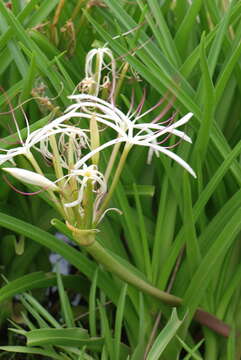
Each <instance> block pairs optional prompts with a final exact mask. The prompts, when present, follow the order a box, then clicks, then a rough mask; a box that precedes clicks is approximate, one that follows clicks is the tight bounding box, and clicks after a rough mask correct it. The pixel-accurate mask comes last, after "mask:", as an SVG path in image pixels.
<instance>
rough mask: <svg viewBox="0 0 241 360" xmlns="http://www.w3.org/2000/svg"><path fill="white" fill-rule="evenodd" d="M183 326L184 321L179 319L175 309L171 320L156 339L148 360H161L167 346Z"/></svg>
mask: <svg viewBox="0 0 241 360" xmlns="http://www.w3.org/2000/svg"><path fill="white" fill-rule="evenodd" d="M181 324H182V320H179V319H178V316H177V311H176V309H173V312H172V315H171V318H170V320H169V321H168V323H167V324H166V326H165V327H164V329H163V330H162V331H161V332H160V334H159V335H158V337H157V338H156V340H155V342H154V344H153V345H152V347H151V349H150V351H149V353H148V355H147V358H146V360H158V359H159V358H160V356H161V354H162V353H163V351H164V350H165V348H166V347H167V345H168V344H169V343H170V341H171V340H172V339H173V338H174V337H175V334H176V332H177V330H178V328H179V327H180V326H181Z"/></svg>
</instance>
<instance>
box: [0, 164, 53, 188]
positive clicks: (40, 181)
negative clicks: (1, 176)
mask: <svg viewBox="0 0 241 360" xmlns="http://www.w3.org/2000/svg"><path fill="white" fill-rule="evenodd" d="M2 170H4V171H6V172H7V173H9V174H10V175H12V176H13V177H15V178H16V179H18V180H20V181H22V182H24V183H27V184H31V185H35V186H40V187H41V188H43V189H46V190H52V191H59V190H60V189H59V188H58V186H57V185H56V184H55V183H54V182H52V181H50V180H49V179H47V178H46V177H45V176H43V175H40V174H37V173H35V172H33V171H29V170H25V169H20V168H2Z"/></svg>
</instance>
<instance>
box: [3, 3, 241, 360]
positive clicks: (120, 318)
mask: <svg viewBox="0 0 241 360" xmlns="http://www.w3.org/2000/svg"><path fill="white" fill-rule="evenodd" d="M10 5H11V6H10ZM7 6H9V7H11V9H10V10H9V9H7ZM240 16H241V3H240V2H239V1H235V0H233V1H228V0H205V1H204V0H193V1H187V0H180V1H173V0H163V1H158V0H146V1H144V0H137V1H125V0H104V1H101V2H100V1H83V0H79V1H59V0H52V1H48V0H44V1H39V0H30V1H20V0H13V1H12V2H11V3H7V2H6V3H4V2H3V1H1V2H0V34H1V36H0V84H1V87H2V89H3V91H4V93H3V92H2V94H1V96H0V105H1V116H0V132H1V139H0V147H1V148H2V149H7V148H9V147H11V144H13V143H14V144H16V141H17V140H16V139H17V138H16V135H14V133H15V132H16V129H15V127H14V122H13V118H12V114H11V113H9V104H8V101H6V99H7V98H8V99H9V100H10V101H11V104H12V106H13V107H14V108H17V107H18V105H19V104H23V105H22V107H23V109H24V111H25V113H26V114H27V117H28V119H29V122H30V124H31V129H36V128H39V127H41V126H43V125H44V124H46V123H47V122H48V121H49V120H50V119H52V118H53V116H54V115H56V114H58V113H59V112H62V111H64V109H65V107H66V106H67V105H68V104H69V100H68V99H67V96H68V95H69V94H71V93H72V92H73V90H74V88H75V86H76V85H77V84H78V83H79V82H80V81H81V80H82V78H83V77H84V61H85V56H86V54H87V52H88V51H89V50H90V49H91V48H92V47H93V46H96V45H98V46H103V45H104V44H108V46H109V47H110V48H111V49H112V51H113V52H114V54H115V57H116V58H117V61H118V64H119V65H121V64H125V63H128V64H129V70H128V73H127V76H126V78H125V80H124V82H123V84H122V87H121V90H120V97H119V98H118V100H117V103H118V106H120V107H121V108H122V110H123V111H127V109H128V104H129V101H130V100H129V99H130V97H131V89H134V92H135V97H136V102H137V103H138V101H140V99H141V96H142V94H143V91H144V90H143V89H144V88H146V90H147V100H146V103H145V109H147V108H148V107H149V106H151V105H154V104H155V103H156V102H157V101H158V100H159V99H160V97H165V101H164V103H163V104H162V106H161V107H160V109H159V111H162V110H164V109H165V107H166V106H168V104H170V103H172V109H171V110H170V111H169V112H168V113H167V115H166V117H168V116H170V115H171V114H172V112H173V111H175V110H176V111H178V112H179V113H180V114H181V115H184V114H185V113H187V112H189V111H191V112H193V113H194V119H193V120H192V121H191V122H190V123H189V125H188V126H187V128H186V132H187V133H188V134H189V135H190V136H191V137H192V139H193V145H191V146H190V145H189V144H184V143H181V144H180V145H179V146H178V147H177V148H175V149H174V151H176V152H177V153H178V154H179V155H180V156H182V157H183V158H184V159H185V160H186V161H188V162H189V163H190V164H191V166H192V167H193V168H194V170H195V171H196V173H197V179H196V180H195V179H192V178H190V176H189V175H187V174H186V173H184V170H183V169H182V168H180V167H179V166H178V165H176V164H173V163H172V162H171V160H170V159H168V158H165V157H162V156H161V157H160V158H156V159H155V160H154V161H153V162H152V164H151V165H146V152H145V151H144V150H142V149H135V150H134V151H133V152H132V153H131V155H130V157H129V158H128V166H127V167H126V168H125V171H124V173H123V176H122V181H121V183H120V184H119V185H118V188H117V191H116V193H115V196H114V205H115V206H117V207H118V208H120V209H121V210H122V211H123V215H122V216H121V217H120V216H118V215H115V214H114V215H110V216H108V217H107V218H106V219H105V221H104V222H103V225H102V231H101V233H100V235H99V238H98V241H100V242H101V243H102V245H104V246H105V248H107V249H109V250H110V251H112V252H113V253H114V254H116V255H118V256H119V257H121V258H122V261H124V264H125V266H127V267H128V268H130V269H131V271H135V272H138V274H140V273H141V275H140V276H142V277H144V278H146V279H148V281H150V282H151V283H152V284H153V285H155V286H156V287H157V288H159V289H161V290H167V289H168V291H170V292H171V293H173V294H175V295H177V296H179V297H181V298H183V299H184V300H183V306H182V307H181V308H180V309H179V310H178V312H179V319H181V320H182V321H181V322H180V321H179V319H178V317H177V315H176V313H175V312H174V313H173V314H172V317H171V318H170V314H171V310H170V308H167V307H166V306H164V305H163V304H161V303H160V301H157V300H156V299H154V298H152V297H151V296H147V295H143V294H142V293H141V292H139V291H138V290H137V289H135V288H134V287H132V286H128V287H127V286H126V285H125V284H123V282H122V281H120V280H119V279H118V278H117V277H116V276H114V275H112V274H111V273H109V272H106V271H105V270H104V269H103V268H102V267H101V266H98V264H97V263H96V262H95V261H94V260H93V259H91V258H90V257H88V256H87V255H86V252H85V251H84V250H81V251H79V250H77V249H75V248H73V247H71V246H70V245H69V244H67V243H64V242H63V241H62V240H59V239H57V238H56V237H55V236H54V234H55V233H56V228H57V229H60V228H59V226H60V224H59V221H58V219H56V220H54V221H52V222H51V219H53V218H55V217H56V214H55V212H54V210H53V209H52V208H51V207H49V206H48V204H47V203H46V202H45V201H44V199H41V197H24V196H22V195H20V194H18V193H16V192H14V191H12V190H11V189H10V188H9V186H8V185H7V184H6V183H5V182H4V181H3V179H2V178H1V187H0V210H1V215H0V225H1V226H2V227H1V238H0V244H1V252H0V258H1V273H2V274H3V275H4V277H5V278H7V280H8V281H9V283H8V284H7V285H5V280H2V288H1V290H0V301H1V302H2V306H1V313H0V321H1V325H2V329H3V330H2V331H3V332H4V329H6V319H7V318H11V319H13V320H14V321H17V320H18V319H19V316H20V317H21V319H20V320H21V321H20V322H21V324H22V323H25V324H26V325H27V326H28V329H30V330H31V331H38V330H37V329H39V328H41V329H40V330H39V331H50V333H40V332H37V333H31V331H30V332H29V333H28V334H26V333H22V335H25V336H26V337H27V340H28V345H29V346H28V347H23V342H22V340H21V338H20V339H19V338H18V337H15V336H13V335H11V333H9V335H8V337H7V336H5V337H4V343H3V344H2V345H6V344H7V343H8V344H9V345H11V346H12V347H9V348H7V349H6V348H5V349H4V350H5V351H6V350H7V352H2V355H1V356H2V357H3V358H6V359H9V355H8V354H9V352H10V351H12V352H13V354H14V355H13V358H16V359H17V358H18V359H19V357H18V356H19V355H16V353H17V352H18V351H19V352H24V351H25V352H28V353H29V355H23V356H25V357H23V358H24V359H25V358H26V359H28V358H29V359H33V358H34V359H35V358H36V359H37V357H36V356H37V355H33V356H34V357H32V355H31V353H35V354H41V351H42V355H44V358H53V359H82V358H83V359H85V358H86V359H89V358H90V359H92V358H94V359H95V358H96V359H111V360H112V359H116V360H117V359H126V358H127V357H128V356H129V359H132V360H133V359H136V360H138V359H144V358H146V359H148V360H153V359H159V358H160V359H165V360H172V359H173V360H174V359H207V360H208V359H212V360H215V359H219V360H227V359H228V360H233V359H240V353H241V350H240V339H239V337H236V335H235V334H236V333H237V332H238V331H240V320H241V312H240V310H241V307H240V280H241V265H240V228H241V222H240V219H241V190H240V184H241V165H240V152H241V141H240V132H241V123H240V107H241V104H240V92H241V76H240V74H241V63H240V54H241V45H240V35H241V22H240ZM42 84H44V88H43V89H42ZM6 94H7V95H6ZM36 94H37V95H36ZM29 100H30V101H29ZM14 113H15V117H16V120H17V122H18V124H19V126H20V127H21V128H22V131H23V134H25V136H26V129H24V128H25V121H24V116H23V113H22V111H21V109H19V108H18V109H16V110H15V111H14ZM153 116H154V115H153ZM151 120H152V116H151V115H150V117H149V119H148V121H151ZM170 141H172V140H170ZM169 145H172V142H170V144H169ZM18 161H19V165H21V166H24V163H23V160H22V159H19V160H18ZM14 184H15V186H17V187H18V188H21V189H22V190H24V186H23V185H21V184H18V183H17V182H16V183H14ZM45 200H46V199H45ZM60 230H64V229H62V228H61V229H60ZM49 251H53V252H56V253H58V254H60V255H62V256H63V257H64V258H65V259H67V260H68V261H69V263H70V264H72V265H73V266H74V268H75V269H76V270H75V271H74V274H73V275H67V276H63V277H62V278H61V277H60V276H59V275H58V276H57V278H56V275H55V274H52V273H51V274H50V273H49V271H51V266H50V263H49V260H48V256H47V255H48V253H49ZM133 268H135V269H133ZM56 283H57V284H58V291H59V295H60V300H58V299H57V300H56V303H57V307H58V312H59V313H58V316H60V315H59V314H60V309H62V310H61V311H62V318H63V319H64V322H65V323H66V329H65V330H66V333H64V334H63V333H61V335H60V336H64V338H65V339H67V340H65V342H66V343H65V342H63V340H56V338H57V339H59V338H58V336H59V335H58V336H57V335H56V334H57V333H51V329H49V328H51V327H52V328H59V329H60V330H61V328H62V330H63V327H62V324H59V323H58V324H57V323H55V322H54V320H53V319H52V318H51V319H52V320H51V321H52V322H51V321H50V316H51V315H50V314H49V313H48V314H46V313H45V314H43V309H42V308H41V305H40V303H41V302H46V298H45V289H46V288H47V287H49V286H53V285H54V284H56ZM64 287H65V290H64ZM34 289H35V290H34ZM36 289H38V290H36ZM40 289H42V290H40ZM30 290H32V294H33V295H34V297H31V296H30V295H25V297H23V298H21V299H22V300H21V301H22V305H19V306H20V308H21V310H22V309H23V308H25V309H26V310H28V312H29V313H30V314H31V316H32V317H33V318H35V322H34V321H33V323H31V321H30V320H29V318H28V317H27V315H19V310H18V307H17V306H16V305H15V303H14V302H13V300H12V297H13V296H14V295H15V294H19V293H23V292H26V291H30ZM73 292H74V293H80V294H82V295H81V296H82V302H81V305H79V306H78V307H77V308H74V309H71V305H70V302H69V300H68V296H69V297H71V296H72V294H73ZM67 293H68V296H67ZM34 299H38V303H36V302H34V301H37V300H34ZM109 302H111V304H109ZM26 304H28V305H26ZM106 304H109V305H106ZM199 306H201V307H202V308H204V309H205V310H207V311H208V312H210V313H212V314H214V315H216V316H217V317H218V318H219V319H220V320H223V321H224V322H225V323H227V324H229V325H231V327H232V331H231V332H230V335H229V337H228V338H227V339H226V338H224V337H222V336H221V335H219V334H217V333H215V332H212V331H211V330H208V329H207V328H202V329H201V328H200V326H199V325H197V324H196V323H192V317H193V315H194V313H195V311H196V309H197V307H199ZM160 311H162V317H160ZM85 312H88V315H87V316H85V317H84V318H83V321H82V320H81V321H79V320H78V321H75V320H74V319H75V317H77V318H79V316H80V315H81V314H83V313H85ZM16 314H18V315H16ZM37 314H38V315H37ZM184 315H185V316H184ZM28 316H29V315H28ZM31 316H30V319H31ZM46 317H47V318H46ZM183 318H184V320H183ZM41 319H42V320H41ZM43 319H45V320H47V321H43ZM168 320H169V321H168ZM58 321H59V320H58ZM82 326H83V327H85V328H86V329H87V330H88V334H86V332H85V330H83V329H81V328H82ZM77 327H78V329H77ZM163 327H164V329H163ZM72 328H73V329H74V330H73V329H72ZM34 329H35V330H34ZM71 329H72V330H73V333H71V332H69V333H68V331H70V330H71ZM161 329H163V330H162V331H161ZM82 330H83V331H82ZM21 331H23V330H21V329H19V332H20V333H21ZM55 331H56V330H55ZM74 331H75V334H76V337H77V338H78V339H80V338H81V336H82V337H83V342H82V343H81V344H80V343H78V342H74V338H75V335H73V334H74ZM78 331H80V332H81V334H82V335H81V336H80V334H79V333H78ZM51 334H52V335H53V338H54V336H56V338H55V340H53V341H52V342H51V341H50V342H46V341H45V342H44V341H43V342H42V343H41V341H40V340H41V336H43V338H51V336H52V335H51ZM159 334H160V337H158V335H159ZM161 334H162V335H161ZM175 334H177V336H176V335H175ZM34 336H35V337H34ZM36 336H37V341H36ZM68 336H69V337H68ZM87 338H88V341H87ZM95 338H96V343H95V346H94V345H93V344H92V345H90V342H91V341H92V342H94V340H93V339H95ZM68 339H72V340H73V343H72V345H71V349H72V350H71V349H70V348H69V347H68V346H67V345H68V344H69V341H70V340H68ZM155 339H156V342H155V343H154V345H153V347H152V344H153V342H154V340H155ZM200 340H201V342H200ZM31 341H32V342H31ZM56 341H60V342H61V344H62V347H60V348H58V347H53V345H56V344H59V343H58V342H57V343H56ZM76 341H77V340H76ZM79 341H80V340H79ZM18 342H19V344H20V345H21V346H22V347H21V348H20V347H19V348H15V347H14V345H17V344H18ZM83 344H84V345H85V347H84V348H83ZM20 345H19V346H20ZM40 345H41V351H40V350H36V349H38V348H36V347H34V346H40ZM151 347H152V348H151ZM39 349H40V348H39ZM81 349H82V350H81ZM150 349H151V350H150ZM44 351H45V353H44ZM127 354H129V355H127ZM26 356H27V357H26ZM28 356H29V357H28Z"/></svg>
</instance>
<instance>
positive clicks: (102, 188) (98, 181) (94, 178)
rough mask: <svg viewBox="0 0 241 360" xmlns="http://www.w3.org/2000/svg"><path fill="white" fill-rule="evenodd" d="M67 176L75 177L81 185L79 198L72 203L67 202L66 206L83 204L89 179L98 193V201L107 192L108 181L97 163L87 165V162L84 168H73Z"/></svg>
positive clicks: (94, 190)
mask: <svg viewBox="0 0 241 360" xmlns="http://www.w3.org/2000/svg"><path fill="white" fill-rule="evenodd" d="M65 177H67V178H68V180H69V179H70V178H71V177H75V178H76V180H77V182H78V183H79V185H80V188H79V192H78V198H77V200H75V201H72V202H70V203H65V207H73V206H77V205H80V206H81V203H82V201H83V197H84V191H85V189H86V186H87V183H88V182H89V181H91V182H92V185H93V192H94V193H95V194H96V201H97V200H98V198H100V197H102V196H104V194H105V193H106V192H107V183H106V181H105V178H104V175H103V174H102V173H101V172H100V171H98V169H97V166H96V165H90V166H87V165H86V164H83V167H82V169H73V170H72V171H71V173H70V174H68V175H66V176H65ZM68 180H67V181H68Z"/></svg>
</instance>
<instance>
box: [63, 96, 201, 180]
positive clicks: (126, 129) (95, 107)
mask: <svg viewBox="0 0 241 360" xmlns="http://www.w3.org/2000/svg"><path fill="white" fill-rule="evenodd" d="M70 99H74V100H76V101H77V102H76V103H75V104H73V105H71V106H70V107H69V108H68V109H67V110H66V111H67V112H69V114H70V116H72V117H78V118H86V119H91V117H92V116H93V114H94V115H95V119H96V121H98V122H99V123H101V124H103V125H106V126H108V127H110V128H112V129H113V130H115V131H116V133H117V137H116V138H115V139H113V140H110V141H108V142H106V143H105V144H103V145H101V146H99V147H98V148H96V149H94V150H93V151H91V152H90V153H88V154H87V155H85V156H84V157H82V158H81V159H80V160H79V161H77V163H76V164H75V169H78V168H81V167H82V165H83V164H85V163H86V161H88V160H89V159H90V158H91V157H92V156H93V155H95V154H97V153H98V152H99V151H102V150H104V149H105V148H107V147H109V146H112V145H114V144H117V143H121V142H123V143H127V144H130V145H131V146H132V145H140V146H145V147H148V148H149V150H151V151H154V152H155V153H156V154H159V153H163V154H165V155H167V156H169V157H170V158H171V159H173V160H175V161H176V162H178V163H179V164H180V165H181V166H182V167H184V168H185V169H186V170H187V171H188V172H189V173H190V174H191V175H192V176H194V177H196V175H195V173H194V171H193V169H192V168H191V167H190V166H189V165H188V164H187V163H186V162H185V161H184V160H183V159H182V158H180V157H179V156H178V155H177V154H175V153H174V152H172V151H170V150H168V148H166V147H165V146H162V145H160V144H158V139H159V138H160V137H162V136H163V135H167V134H173V135H175V136H177V137H179V138H181V139H182V140H185V141H187V142H190V143H191V142H192V141H191V139H190V137H189V136H187V135H186V134H185V133H184V132H183V131H180V130H177V128H178V127H179V126H182V125H184V124H185V123H187V122H188V121H189V120H190V118H191V117H192V116H193V114H192V113H188V114H186V115H185V116H184V117H182V118H181V119H180V120H178V121H176V122H175V123H171V124H169V125H167V126H164V125H163V124H161V123H154V122H150V123H138V121H139V120H140V119H141V118H143V117H144V116H146V115H147V114H148V113H149V112H151V111H152V110H153V108H151V109H149V110H148V111H146V112H145V113H143V114H141V115H139V110H138V111H136V112H134V113H133V114H132V115H130V113H127V114H124V113H123V112H122V111H121V110H119V109H118V108H117V107H116V106H114V105H113V104H110V103H109V102H107V101H104V100H102V99H99V98H98V97H96V96H93V95H87V94H80V95H72V96H70Z"/></svg>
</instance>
